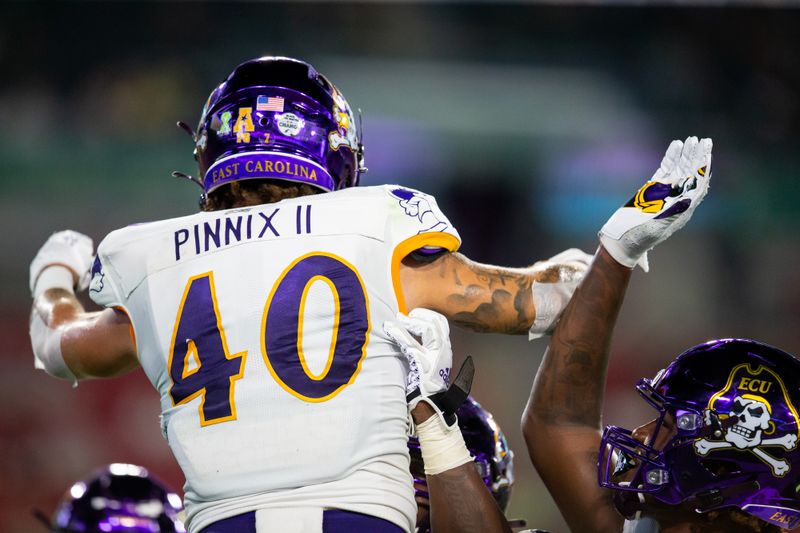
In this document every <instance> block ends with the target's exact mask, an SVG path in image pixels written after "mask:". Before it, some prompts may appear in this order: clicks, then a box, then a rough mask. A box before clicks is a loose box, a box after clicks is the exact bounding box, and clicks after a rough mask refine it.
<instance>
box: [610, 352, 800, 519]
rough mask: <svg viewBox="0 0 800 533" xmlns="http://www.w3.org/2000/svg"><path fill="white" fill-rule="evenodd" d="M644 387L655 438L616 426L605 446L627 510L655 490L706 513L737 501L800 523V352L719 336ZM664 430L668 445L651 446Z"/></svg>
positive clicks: (618, 499)
mask: <svg viewBox="0 0 800 533" xmlns="http://www.w3.org/2000/svg"><path fill="white" fill-rule="evenodd" d="M636 389H637V390H638V392H639V393H640V394H641V395H642V397H643V398H644V399H645V400H646V401H647V402H648V403H649V404H650V405H652V406H653V407H654V408H655V409H656V410H657V411H658V413H659V416H658V418H657V419H656V423H655V425H654V427H653V431H652V433H651V435H650V437H649V439H648V440H647V442H648V444H649V445H645V444H642V443H641V442H639V441H638V440H637V439H635V438H634V437H633V435H632V432H631V431H629V430H627V429H623V428H620V427H616V426H609V427H607V428H606V429H605V432H604V433H603V439H602V443H601V446H600V462H599V472H598V476H599V482H600V485H602V486H603V487H607V488H611V489H614V491H615V497H614V499H615V503H616V505H617V508H618V509H619V510H620V512H622V514H623V515H625V516H628V517H631V516H632V515H633V514H634V513H635V512H636V511H638V510H640V509H643V508H645V507H643V505H642V504H641V503H640V502H641V501H642V500H641V498H640V495H641V494H642V493H646V494H648V495H649V497H651V498H653V499H655V500H657V501H658V502H661V503H665V504H669V505H678V504H687V505H690V506H691V507H693V508H694V509H695V510H697V511H700V512H705V511H710V510H713V509H721V508H725V507H735V508H739V509H741V510H742V511H744V512H745V513H749V514H751V515H753V516H755V517H757V518H760V519H762V520H764V521H766V522H768V523H770V524H775V525H777V526H779V527H781V528H784V529H793V528H795V527H798V526H800V494H799V493H798V490H799V489H800V485H799V484H798V483H799V482H800V478H799V477H798V476H799V475H800V448H798V446H797V444H798V443H797V441H798V431H799V428H798V407H800V361H798V359H797V358H795V357H794V356H793V355H790V354H788V353H786V352H784V351H781V350H779V349H777V348H774V347H772V346H768V345H766V344H761V343H759V342H755V341H751V340H745V339H722V340H715V341H710V342H707V343H705V344H701V345H699V346H695V347H693V348H690V349H689V350H687V351H686V352H684V353H683V354H681V355H680V356H678V357H677V358H676V359H675V360H674V361H673V362H672V363H671V364H670V365H669V366H668V367H667V368H666V369H664V370H662V371H660V372H659V373H658V374H657V375H656V377H655V378H654V379H652V380H650V379H642V380H641V381H640V382H639V384H638V385H637V386H636ZM659 430H661V436H659ZM665 435H666V437H665ZM657 438H659V439H660V440H661V441H663V442H664V444H663V446H653V445H652V444H653V443H655V442H656V439H657ZM659 448H660V449H659ZM631 476H632V477H631ZM623 479H624V480H626V481H623ZM644 506H646V504H644Z"/></svg>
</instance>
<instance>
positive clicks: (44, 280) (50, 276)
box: [32, 265, 75, 300]
mask: <svg viewBox="0 0 800 533" xmlns="http://www.w3.org/2000/svg"><path fill="white" fill-rule="evenodd" d="M74 283H75V278H74V277H73V274H72V270H70V269H69V268H67V267H65V266H63V265H50V266H48V267H46V268H45V269H44V270H42V272H41V273H40V274H39V277H37V278H36V281H35V282H34V283H33V292H32V294H33V299H34V300H35V299H36V298H37V297H39V295H41V294H42V293H43V292H44V291H46V290H49V289H64V290H65V291H69V292H70V293H71V294H75V289H74V288H73V285H74Z"/></svg>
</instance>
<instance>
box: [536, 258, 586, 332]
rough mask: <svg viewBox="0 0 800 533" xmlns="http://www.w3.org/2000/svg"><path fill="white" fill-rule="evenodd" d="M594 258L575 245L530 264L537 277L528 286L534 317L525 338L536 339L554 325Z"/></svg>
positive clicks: (551, 329)
mask: <svg viewBox="0 0 800 533" xmlns="http://www.w3.org/2000/svg"><path fill="white" fill-rule="evenodd" d="M593 259H594V256H592V255H590V254H587V253H586V252H584V251H582V250H579V249H578V248H570V249H568V250H564V251H563V252H561V253H559V254H556V255H554V256H553V257H551V258H550V259H548V260H546V261H539V262H537V263H535V264H534V265H533V269H534V271H535V272H536V277H537V279H536V280H535V281H534V282H533V285H532V287H531V290H532V292H533V306H534V308H535V309H536V317H535V318H534V321H533V324H532V325H531V329H530V330H529V331H528V339H530V340H533V339H538V338H539V337H541V336H543V335H547V334H548V333H551V332H552V331H553V329H555V327H556V323H557V322H558V318H559V317H560V316H561V313H562V312H563V311H564V308H565V307H566V306H567V304H568V303H569V301H570V299H571V298H572V295H573V293H574V292H575V289H577V288H578V285H580V283H581V281H582V280H583V278H584V277H585V276H586V272H588V270H589V266H591V264H592V260H593Z"/></svg>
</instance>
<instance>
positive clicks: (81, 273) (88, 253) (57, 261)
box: [30, 230, 94, 298]
mask: <svg viewBox="0 0 800 533" xmlns="http://www.w3.org/2000/svg"><path fill="white" fill-rule="evenodd" d="M93 253H94V243H93V242H92V239H91V238H90V237H87V236H86V235H84V234H83V233H78V232H77V231H72V230H64V231H58V232H56V233H53V234H52V235H51V236H50V238H49V239H47V241H46V242H45V243H44V245H42V247H41V248H40V249H39V252H38V253H37V254H36V257H34V258H33V261H32V262H31V267H30V289H31V294H33V296H34V298H35V297H36V296H38V295H39V294H41V293H42V292H44V291H45V290H47V289H53V288H61V289H67V290H70V291H72V290H74V289H75V288H77V289H78V290H79V291H82V290H85V289H86V287H88V286H89V276H90V275H89V271H90V269H91V268H92V260H93ZM53 266H59V267H63V268H61V269H49V267H53ZM48 269H49V270H52V271H53V272H51V274H52V275H46V276H43V275H42V274H43V273H45V271H46V270H48ZM64 269H66V270H64ZM67 270H68V271H69V272H70V273H71V275H70V276H67V275H66V273H67ZM73 276H74V278H73ZM45 278H46V279H45ZM75 279H77V283H75V282H74V280H75Z"/></svg>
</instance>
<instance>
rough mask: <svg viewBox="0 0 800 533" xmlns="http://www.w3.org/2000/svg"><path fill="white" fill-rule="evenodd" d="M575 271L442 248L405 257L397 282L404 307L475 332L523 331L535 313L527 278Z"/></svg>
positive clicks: (548, 279)
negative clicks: (501, 262)
mask: <svg viewBox="0 0 800 533" xmlns="http://www.w3.org/2000/svg"><path fill="white" fill-rule="evenodd" d="M578 270H579V269H577V268H576V267H574V266H570V265H568V264H551V263H546V264H545V263H537V264H535V265H533V266H530V267H527V268H502V267H496V266H490V265H483V264H480V263H476V262H474V261H471V260H469V259H467V258H466V257H464V256H463V255H461V254H458V253H447V254H443V255H441V256H438V257H437V258H435V259H433V260H431V261H428V262H425V261H421V260H419V259H418V258H415V257H407V258H406V259H404V260H403V263H402V266H401V270H400V281H401V284H402V289H403V294H404V297H405V300H406V302H405V303H406V305H407V307H408V309H413V308H414V307H427V308H429V309H433V310H434V311H438V312H440V313H442V314H443V315H445V316H447V317H448V318H449V319H450V320H452V321H454V322H455V323H456V324H458V325H461V326H463V327H466V328H469V329H473V330H476V331H488V332H496V333H512V334H524V333H527V331H528V330H529V329H530V327H531V324H533V321H534V319H535V318H536V309H535V306H534V302H533V295H532V292H531V286H532V285H533V282H534V281H539V282H542V283H552V282H558V281H569V280H572V279H574V277H575V276H576V273H577V272H578ZM582 272H583V270H582V269H581V270H580V273H581V274H582Z"/></svg>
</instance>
